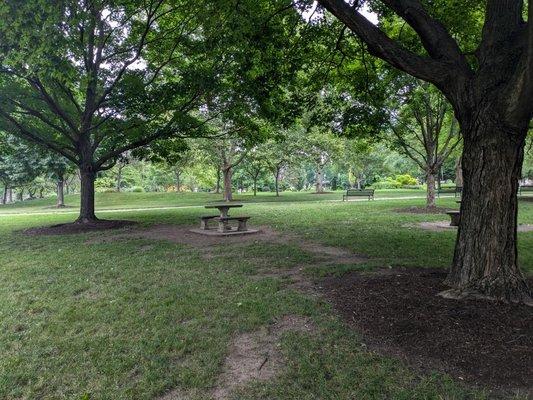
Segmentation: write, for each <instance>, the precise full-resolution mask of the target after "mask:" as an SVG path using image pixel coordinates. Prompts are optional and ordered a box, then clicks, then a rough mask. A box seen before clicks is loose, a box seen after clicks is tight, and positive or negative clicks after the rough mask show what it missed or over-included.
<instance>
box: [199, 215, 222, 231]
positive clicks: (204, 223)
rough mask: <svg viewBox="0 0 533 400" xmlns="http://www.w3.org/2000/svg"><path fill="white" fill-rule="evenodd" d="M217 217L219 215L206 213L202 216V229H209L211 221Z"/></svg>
mask: <svg viewBox="0 0 533 400" xmlns="http://www.w3.org/2000/svg"><path fill="white" fill-rule="evenodd" d="M217 217H218V215H205V216H203V217H200V229H209V221H211V220H212V219H215V218H217Z"/></svg>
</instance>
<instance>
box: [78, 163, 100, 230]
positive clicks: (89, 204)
mask: <svg viewBox="0 0 533 400" xmlns="http://www.w3.org/2000/svg"><path fill="white" fill-rule="evenodd" d="M95 177H96V174H95V173H94V172H93V170H92V168H87V169H80V181H81V191H80V215H79V217H78V219H77V220H76V222H78V223H82V224H84V223H90V222H94V221H98V218H96V215H95V214H94V180H95Z"/></svg>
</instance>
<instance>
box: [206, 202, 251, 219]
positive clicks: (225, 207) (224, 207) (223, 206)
mask: <svg viewBox="0 0 533 400" xmlns="http://www.w3.org/2000/svg"><path fill="white" fill-rule="evenodd" d="M239 207H242V204H232V203H219V204H208V205H207V206H205V208H218V210H219V211H220V218H228V213H229V209H230V208H239Z"/></svg>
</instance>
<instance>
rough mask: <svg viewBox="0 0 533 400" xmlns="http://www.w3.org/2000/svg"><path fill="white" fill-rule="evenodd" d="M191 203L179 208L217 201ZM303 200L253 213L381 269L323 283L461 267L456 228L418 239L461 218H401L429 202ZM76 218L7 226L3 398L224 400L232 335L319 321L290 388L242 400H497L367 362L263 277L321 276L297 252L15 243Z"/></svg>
mask: <svg viewBox="0 0 533 400" xmlns="http://www.w3.org/2000/svg"><path fill="white" fill-rule="evenodd" d="M130 195H131V196H133V195H135V196H139V195H148V194H144V193H141V194H138V193H135V194H129V193H128V194H124V196H125V197H123V198H122V199H123V200H124V199H126V197H127V196H130ZM121 196H122V195H121ZM135 196H134V197H131V199H132V200H134V201H132V202H131V203H128V204H122V203H120V202H118V201H117V203H113V202H112V201H111V200H109V201H108V203H106V207H117V206H120V207H121V208H136V207H139V206H140V205H141V204H142V206H143V207H146V201H145V200H143V198H142V196H139V197H135ZM165 196H167V197H165ZM172 196H176V194H164V196H162V197H161V198H160V199H158V200H157V201H155V200H154V202H152V203H150V204H156V203H157V204H158V206H161V207H162V206H168V205H172V204H169V202H168V199H169V198H172ZM177 196H182V195H177ZM188 196H189V195H183V201H181V202H180V203H179V204H181V205H185V204H197V202H198V201H200V199H201V201H202V202H203V201H204V200H205V198H204V197H200V195H199V197H196V195H190V198H189V197H188ZM201 196H211V195H205V194H202V195H201ZM302 196H306V197H305V199H302V201H300V200H299V197H298V196H296V195H294V198H291V201H290V202H285V201H280V202H279V203H273V202H266V201H265V202H263V203H258V204H248V205H246V206H245V210H246V214H248V215H251V216H252V220H251V224H252V225H257V224H261V225H269V226H271V227H273V228H274V229H277V230H279V231H281V232H285V233H287V234H296V235H299V236H301V237H304V238H307V239H311V240H314V241H317V242H320V243H323V244H325V245H331V246H339V247H343V248H346V249H349V250H351V251H353V252H356V253H361V254H365V255H367V256H369V257H370V259H369V261H368V263H366V264H364V265H354V266H347V265H342V266H338V267H337V266H330V267H321V269H320V270H319V272H317V273H316V275H315V276H318V275H321V274H322V275H324V274H330V273H342V272H343V271H345V270H349V269H350V268H352V267H353V268H372V267H375V266H388V265H402V266H430V267H446V266H447V265H449V263H450V260H451V256H452V249H453V242H454V236H455V235H454V233H453V232H428V231H423V230H420V229H417V228H409V227H405V225H407V224H409V223H413V222H417V221H434V220H439V219H443V218H444V219H445V218H447V217H446V216H440V215H412V214H399V213H395V212H393V211H392V210H393V209H395V208H401V207H407V206H410V205H421V204H423V200H418V199H416V200H405V199H404V200H401V199H400V200H394V201H383V202H380V201H375V202H351V203H342V202H311V201H306V199H307V198H310V197H312V196H316V195H311V194H303V195H302ZM324 196H329V195H324ZM335 196H337V194H335ZM391 197H392V196H391ZM266 198H267V197H266V196H265V199H266ZM284 198H285V195H284ZM286 198H289V195H287V196H286ZM71 200H72V199H71ZM106 201H107V200H106ZM113 201H115V200H113ZM439 205H441V206H447V207H455V203H454V201H453V200H452V199H441V200H440V201H439ZM41 206H42V207H44V205H43V204H42V205H41ZM41 206H36V208H38V207H41ZM15 209H18V208H17V207H14V208H13V210H15ZM2 210H4V209H2ZM18 210H19V211H20V210H24V208H22V209H18ZM204 213H205V210H203V209H202V208H184V209H172V210H152V211H142V212H140V211H123V212H121V213H112V212H109V213H106V214H105V218H117V219H118V218H123V219H132V220H137V221H139V222H141V223H142V224H151V223H161V222H164V223H175V224H196V220H197V217H198V216H199V215H202V214H204ZM71 219H72V215H70V214H64V215H63V214H60V215H16V216H15V215H13V216H3V217H2V226H1V227H0V252H1V254H2V263H1V264H0V398H2V399H21V398H25V399H35V398H50V399H52V398H54V399H56V398H65V399H67V398H68V399H83V398H89V399H153V398H157V396H160V395H163V394H164V393H165V392H168V391H169V390H171V389H173V388H179V389H180V390H182V391H183V392H184V393H190V398H193V399H194V398H197V399H205V398H209V394H210V391H211V389H212V388H213V387H214V386H215V385H216V382H217V379H218V376H219V374H220V373H221V369H222V368H223V364H224V358H225V356H226V354H227V351H228V346H229V344H230V343H231V340H232V337H234V336H235V335H236V334H237V333H239V332H251V331H254V330H256V329H258V328H260V327H261V326H264V325H267V324H269V323H272V322H273V321H274V320H276V319H278V318H281V317H282V316H284V315H289V314H294V315H301V316H305V317H308V318H310V319H311V320H312V321H313V322H314V323H315V324H316V326H317V327H318V330H317V332H315V333H313V334H308V333H287V334H284V335H283V338H282V342H281V351H282V353H283V355H284V356H285V357H286V360H287V365H286V368H285V369H284V370H283V371H282V373H281V374H280V376H279V378H278V379H275V380H272V381H269V382H266V383H264V382H263V383H261V384H250V385H248V386H246V387H244V388H242V389H241V390H240V391H239V392H238V393H235V398H239V399H258V398H269V399H272V398H279V399H316V398H320V399H348V398H357V399H374V398H394V399H440V398H446V399H467V398H468V399H470V398H484V397H485V394H484V393H483V392H482V391H480V390H476V391H473V390H469V389H466V388H464V387H462V386H461V384H459V383H457V382H454V381H452V380H451V379H450V378H449V377H446V376H443V375H439V374H431V375H424V376H419V375H418V374H417V373H415V372H413V371H411V370H410V369H409V368H407V367H405V366H404V365H402V364H401V363H400V362H399V361H396V360H393V359H389V358H386V357H381V356H377V355H375V354H374V353H371V352H369V351H367V350H366V348H365V346H364V343H362V342H361V339H360V338H359V337H358V335H357V334H356V333H353V332H351V331H350V330H349V329H348V328H347V327H346V326H345V325H344V324H343V323H342V322H341V321H340V320H339V318H338V317H337V316H336V315H335V313H334V312H333V311H332V309H331V307H330V305H329V304H327V303H325V302H324V301H323V300H321V299H320V298H316V297H313V296H307V295H304V294H302V293H300V292H297V291H295V290H291V289H288V288H287V287H286V286H285V284H284V281H283V279H280V278H276V277H272V276H271V277H264V278H262V277H258V276H257V271H258V270H260V269H262V268H265V267H270V268H274V269H276V268H278V269H288V268H292V267H295V266H298V265H307V266H309V267H311V266H312V264H313V255H311V254H310V253H308V252H306V251H303V250H301V249H300V248H299V247H298V246H296V245H295V244H292V243H278V244H276V243H273V244H268V245H263V244H262V243H260V242H254V241H250V242H248V243H236V244H232V245H227V246H224V247H217V248H216V249H214V250H213V251H212V253H211V256H210V257H209V259H206V258H205V256H204V254H203V253H202V251H201V249H198V248H195V247H191V246H186V245H183V244H178V243H170V242H165V241H157V240H139V239H128V240H122V241H110V242H106V243H93V244H87V241H88V240H89V239H94V238H97V237H101V236H102V235H105V234H106V233H102V232H98V233H91V234H81V235H65V236H53V237H51V236H49V237H44V236H40V237H28V236H24V235H22V234H19V233H12V232H13V231H14V230H15V231H17V230H20V229H23V228H27V227H31V226H39V225H47V224H53V223H61V222H67V221H69V220H71ZM519 219H520V222H522V223H533V203H526V202H522V203H521V204H520V216H519ZM518 237H519V252H520V263H521V265H522V267H523V268H524V270H526V271H528V273H530V274H531V273H533V252H532V251H531V249H532V248H533V232H529V233H519V235H518Z"/></svg>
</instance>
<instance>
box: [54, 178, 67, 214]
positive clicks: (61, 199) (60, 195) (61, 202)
mask: <svg viewBox="0 0 533 400" xmlns="http://www.w3.org/2000/svg"><path fill="white" fill-rule="evenodd" d="M64 188H65V180H64V179H63V177H59V179H58V180H57V204H56V206H57V207H58V208H61V207H65V196H64Z"/></svg>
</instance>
